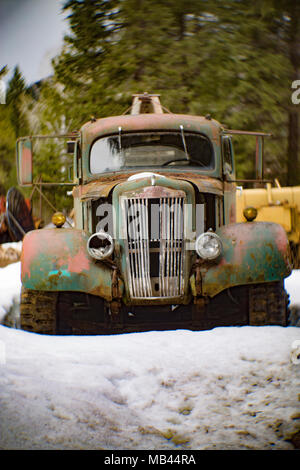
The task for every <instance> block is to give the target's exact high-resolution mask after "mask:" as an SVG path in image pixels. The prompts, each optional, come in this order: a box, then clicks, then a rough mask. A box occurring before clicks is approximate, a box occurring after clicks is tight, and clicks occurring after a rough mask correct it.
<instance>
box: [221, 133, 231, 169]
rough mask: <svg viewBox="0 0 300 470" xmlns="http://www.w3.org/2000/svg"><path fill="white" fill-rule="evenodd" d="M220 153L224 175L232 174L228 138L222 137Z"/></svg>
mask: <svg viewBox="0 0 300 470" xmlns="http://www.w3.org/2000/svg"><path fill="white" fill-rule="evenodd" d="M222 153H223V165H224V173H225V174H229V173H232V170H233V161H232V147H231V139H230V137H227V136H224V137H223V139H222Z"/></svg>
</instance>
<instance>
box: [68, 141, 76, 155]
mask: <svg viewBox="0 0 300 470" xmlns="http://www.w3.org/2000/svg"><path fill="white" fill-rule="evenodd" d="M74 150H75V141H74V140H69V141H68V142H67V153H74Z"/></svg>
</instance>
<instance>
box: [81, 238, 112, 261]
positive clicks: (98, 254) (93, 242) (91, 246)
mask: <svg viewBox="0 0 300 470" xmlns="http://www.w3.org/2000/svg"><path fill="white" fill-rule="evenodd" d="M87 251H88V253H89V255H90V256H91V257H92V258H95V259H97V260H103V259H106V258H108V257H109V256H111V254H112V253H113V251H114V241H113V239H112V237H111V236H110V235H109V233H106V232H104V231H101V232H97V233H93V235H91V236H90V238H89V239H88V241H87Z"/></svg>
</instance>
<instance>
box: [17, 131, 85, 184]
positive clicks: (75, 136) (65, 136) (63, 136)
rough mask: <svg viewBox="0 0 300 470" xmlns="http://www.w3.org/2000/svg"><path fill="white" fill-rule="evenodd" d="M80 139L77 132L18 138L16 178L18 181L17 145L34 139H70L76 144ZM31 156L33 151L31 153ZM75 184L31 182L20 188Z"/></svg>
mask: <svg viewBox="0 0 300 470" xmlns="http://www.w3.org/2000/svg"><path fill="white" fill-rule="evenodd" d="M79 138H80V133H79V132H71V133H70V134H48V135H46V134H37V135H30V136H23V137H19V138H18V139H17V141H16V149H17V150H16V160H17V178H18V181H19V165H18V143H19V142H22V141H31V142H32V141H33V140H34V139H70V141H72V142H76V140H77V139H79ZM32 156H33V151H32ZM76 184H77V183H75V182H66V183H47V182H41V181H32V183H30V184H26V185H21V186H39V187H41V186H76Z"/></svg>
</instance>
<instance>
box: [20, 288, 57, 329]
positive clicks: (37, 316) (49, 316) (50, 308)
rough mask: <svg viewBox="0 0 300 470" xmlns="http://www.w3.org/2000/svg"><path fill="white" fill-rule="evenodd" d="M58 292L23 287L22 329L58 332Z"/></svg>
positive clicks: (21, 306)
mask: <svg viewBox="0 0 300 470" xmlns="http://www.w3.org/2000/svg"><path fill="white" fill-rule="evenodd" d="M56 304H57V292H44V291H35V290H30V289H25V288H24V287H23V288H22V291H21V303H20V320H21V329H22V330H26V331H30V332H32V333H40V334H48V335H52V334H56Z"/></svg>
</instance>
